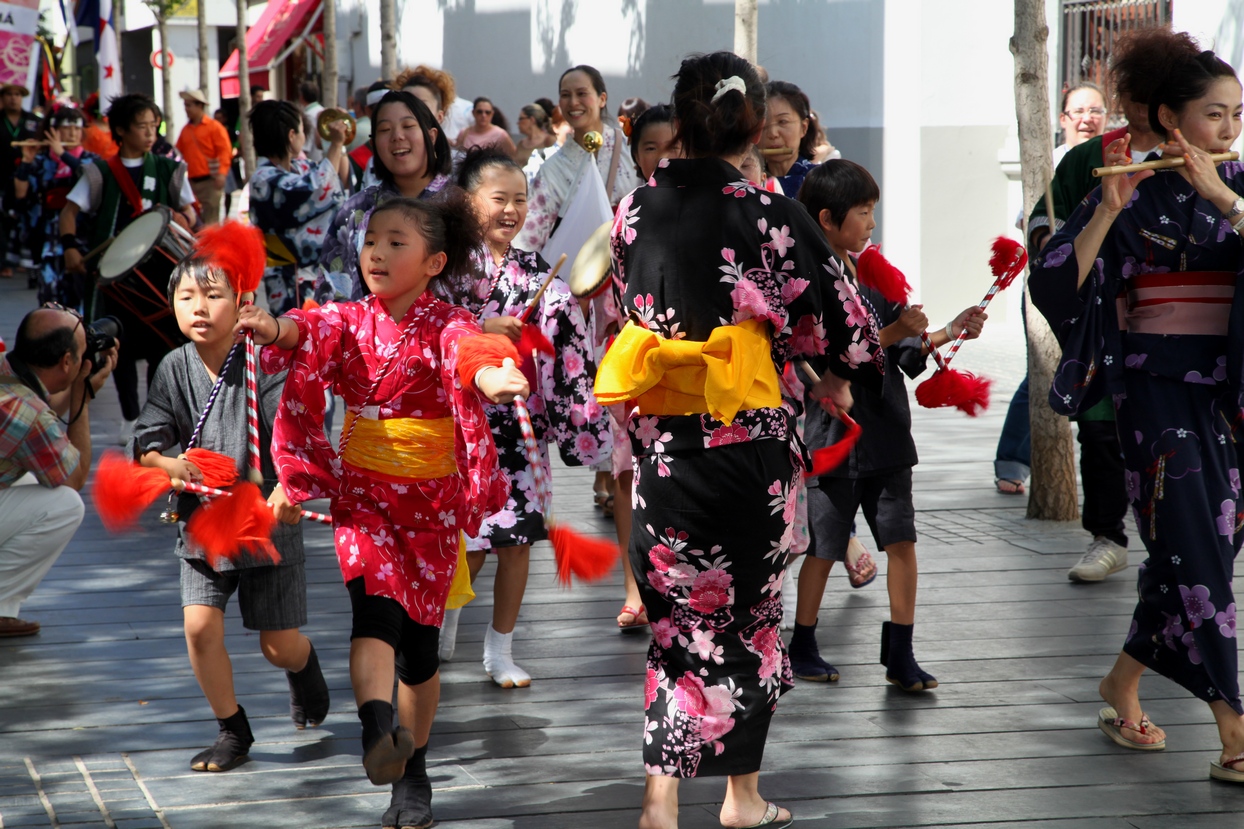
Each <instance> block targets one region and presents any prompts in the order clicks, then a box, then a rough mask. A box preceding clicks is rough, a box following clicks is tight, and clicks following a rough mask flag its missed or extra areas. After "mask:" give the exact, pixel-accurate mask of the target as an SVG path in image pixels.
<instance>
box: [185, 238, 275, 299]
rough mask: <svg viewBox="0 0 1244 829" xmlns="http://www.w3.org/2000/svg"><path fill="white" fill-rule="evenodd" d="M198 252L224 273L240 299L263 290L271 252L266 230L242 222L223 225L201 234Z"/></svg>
mask: <svg viewBox="0 0 1244 829" xmlns="http://www.w3.org/2000/svg"><path fill="white" fill-rule="evenodd" d="M195 252H196V253H197V254H198V255H199V256H200V257H202V258H203V259H206V260H207V262H208V264H209V265H211V267H213V268H219V269H220V270H222V271H224V273H225V277H226V278H227V279H228V280H229V284H230V285H231V286H232V287H233V292H234V293H235V294H237V295H238V296H239V297H241V296H242V294H251V293H254V292H255V291H257V290H259V283H260V282H262V281H263V272H264V268H265V267H266V266H267V264H268V252H267V250H265V249H264V244H263V231H261V230H260V229H259V228H257V227H255V226H254V225H247V224H242V223H241V222H235V221H229V222H221V223H220V224H218V225H208V226H207V227H205V228H203V230H201V231H199V240H198V242H197V243H196V244H195Z"/></svg>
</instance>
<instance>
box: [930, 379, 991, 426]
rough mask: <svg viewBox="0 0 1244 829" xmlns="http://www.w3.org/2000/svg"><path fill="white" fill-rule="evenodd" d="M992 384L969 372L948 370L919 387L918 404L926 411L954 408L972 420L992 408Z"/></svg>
mask: <svg viewBox="0 0 1244 829" xmlns="http://www.w3.org/2000/svg"><path fill="white" fill-rule="evenodd" d="M989 385H990V381H989V380H988V379H987V378H985V377H977V376H976V375H975V374H971V373H969V372H966V371H958V370H957V369H953V368H948V369H944V370H939V371H937V372H934V374H933V376H932V377H930V378H929V379H928V380H925V381H924V382H923V383H921V384H920V385H919V386H916V402H917V403H919V404H920V405H921V406H924V407H925V408H926V409H941V408H945V407H947V406H954V407H955V408H956V409H958V410H959V411H961V412H963V413H964V414H966V415H968V416H969V417H976V416H977V415H979V414H980V413H981V412H983V411H985V409H987V408H989Z"/></svg>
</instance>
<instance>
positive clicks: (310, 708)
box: [285, 645, 329, 731]
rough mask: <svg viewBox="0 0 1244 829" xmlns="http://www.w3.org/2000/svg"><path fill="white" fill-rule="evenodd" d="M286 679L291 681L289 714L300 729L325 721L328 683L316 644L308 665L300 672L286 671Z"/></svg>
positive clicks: (308, 658)
mask: <svg viewBox="0 0 1244 829" xmlns="http://www.w3.org/2000/svg"><path fill="white" fill-rule="evenodd" d="M285 679H286V680H287V681H288V682H289V716H290V718H291V719H293V721H294V725H295V726H297V727H298V730H300V731H301V730H302V729H304V728H306V727H307V726H308V725H309V726H311V727H313V728H314V727H315V726H317V725H319V724H320V723H322V722H324V718H325V717H327V716H328V706H329V699H328V683H327V682H325V681H324V674H323V672H321V671H320V660H319V657H317V656H316V655H315V646H314V645H312V646H311V654H310V655H309V656H308V657H307V664H306V666H305V667H303V669H302V670H301V671H299V672H298V673H294V672H293V671H286V672H285Z"/></svg>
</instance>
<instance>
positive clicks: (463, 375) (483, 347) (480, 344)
mask: <svg viewBox="0 0 1244 829" xmlns="http://www.w3.org/2000/svg"><path fill="white" fill-rule="evenodd" d="M526 327H527V326H523V328H526ZM506 359H510V360H513V361H514V364H515V365H518V364H519V362H520V361H521V360H522V358H521V357H519V355H518V349H517V348H515V347H514V343H512V342H510V338H509V337H507V336H505V335H504V334H476V335H475V336H473V337H463V338H462V339H461V340H459V341H458V378H459V379H460V380H462V385H464V386H467V387H468V388H474V387H475V375H476V374H478V373H479V370H480V369H482V368H489V367H492V366H499V365H501V364H502V363H504V362H505V361H506Z"/></svg>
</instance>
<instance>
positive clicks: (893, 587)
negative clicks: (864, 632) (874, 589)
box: [885, 541, 917, 625]
mask: <svg viewBox="0 0 1244 829" xmlns="http://www.w3.org/2000/svg"><path fill="white" fill-rule="evenodd" d="M885 554H886V556H887V557H888V558H889V560H890V561H889V565H888V566H887V567H886V574H885V582H886V590H887V591H889V593H890V621H891V622H894V623H895V624H898V625H912V624H915V622H916V581H917V570H916V545H915V544H914V543H913V542H911V541H900V542H899V543H898V544H891V545H890V546H888V547H886V548H885Z"/></svg>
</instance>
